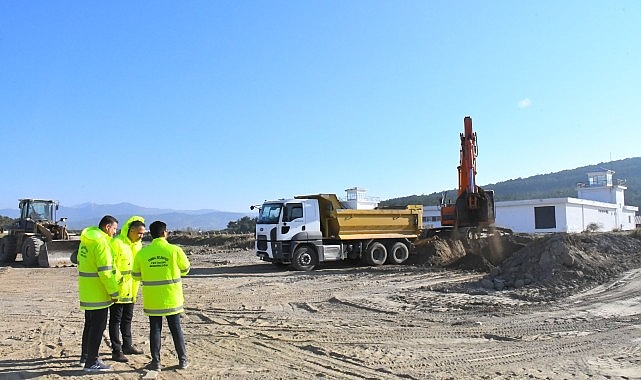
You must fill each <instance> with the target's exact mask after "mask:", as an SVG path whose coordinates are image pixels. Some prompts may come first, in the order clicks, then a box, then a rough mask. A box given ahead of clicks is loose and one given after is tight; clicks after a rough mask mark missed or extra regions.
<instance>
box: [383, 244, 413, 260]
mask: <svg viewBox="0 0 641 380" xmlns="http://www.w3.org/2000/svg"><path fill="white" fill-rule="evenodd" d="M409 257H410V250H409V249H408V248H407V245H405V244H404V243H401V242H400V241H399V242H396V243H394V245H392V248H391V249H390V251H389V253H388V255H387V261H388V262H389V263H390V264H403V263H404V262H406V261H407V259H408V258H409Z"/></svg>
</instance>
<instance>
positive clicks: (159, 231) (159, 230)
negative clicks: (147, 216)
mask: <svg viewBox="0 0 641 380" xmlns="http://www.w3.org/2000/svg"><path fill="white" fill-rule="evenodd" d="M165 231H167V225H166V224H165V222H161V221H160V220H156V221H155V222H153V223H151V224H150V225H149V233H150V234H151V237H152V238H154V239H155V238H159V237H162V236H163V234H164V233H165Z"/></svg>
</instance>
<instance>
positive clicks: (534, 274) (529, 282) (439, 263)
mask: <svg viewBox="0 0 641 380" xmlns="http://www.w3.org/2000/svg"><path fill="white" fill-rule="evenodd" d="M635 236H636V237H635ZM638 236H639V235H638V234H636V233H583V234H567V233H558V234H549V235H537V234H512V235H503V236H497V235H491V236H486V237H478V238H474V239H461V240H449V239H445V240H441V239H439V238H438V237H435V238H429V239H422V240H419V241H418V242H417V243H416V245H415V246H416V251H415V252H416V254H415V257H414V258H413V261H412V262H411V264H414V265H424V266H436V267H444V268H450V269H459V270H467V271H477V272H485V273H487V274H488V275H487V276H486V277H485V278H484V279H483V280H481V281H480V282H479V283H477V284H475V285H474V284H472V285H473V286H474V287H479V286H480V287H482V288H484V289H487V290H511V291H515V290H518V289H522V290H519V291H515V292H514V297H516V298H523V299H530V300H552V299H557V298H559V297H565V296H568V295H570V294H573V293H576V292H578V291H580V290H583V289H586V288H589V287H593V286H596V285H599V284H602V283H605V282H607V281H610V280H612V279H614V278H616V277H617V276H619V275H620V274H621V273H623V272H625V271H627V270H630V269H635V268H639V267H641V240H639V239H638ZM468 285H470V284H468Z"/></svg>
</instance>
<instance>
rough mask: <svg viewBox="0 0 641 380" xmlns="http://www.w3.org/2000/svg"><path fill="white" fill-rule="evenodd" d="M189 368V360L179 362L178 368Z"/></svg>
mask: <svg viewBox="0 0 641 380" xmlns="http://www.w3.org/2000/svg"><path fill="white" fill-rule="evenodd" d="M187 367H189V362H188V361H187V359H185V360H181V361H179V362H178V368H180V369H185V368H187Z"/></svg>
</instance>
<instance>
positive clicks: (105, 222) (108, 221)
mask: <svg viewBox="0 0 641 380" xmlns="http://www.w3.org/2000/svg"><path fill="white" fill-rule="evenodd" d="M113 223H118V219H116V218H114V217H113V216H111V215H105V216H103V217H102V219H100V223H98V228H100V229H101V230H104V229H105V227H107V226H108V225H110V224H113Z"/></svg>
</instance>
